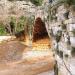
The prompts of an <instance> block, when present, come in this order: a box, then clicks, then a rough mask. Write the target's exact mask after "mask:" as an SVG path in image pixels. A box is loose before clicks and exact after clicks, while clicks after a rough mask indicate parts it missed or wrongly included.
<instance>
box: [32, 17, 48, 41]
mask: <svg viewBox="0 0 75 75" xmlns="http://www.w3.org/2000/svg"><path fill="white" fill-rule="evenodd" d="M46 37H48V33H47V30H46V27H45V23H44V22H43V21H42V19H41V18H40V17H37V18H36V20H35V23H34V29H33V42H35V41H37V40H40V39H43V38H46ZM48 38H49V37H48Z"/></svg>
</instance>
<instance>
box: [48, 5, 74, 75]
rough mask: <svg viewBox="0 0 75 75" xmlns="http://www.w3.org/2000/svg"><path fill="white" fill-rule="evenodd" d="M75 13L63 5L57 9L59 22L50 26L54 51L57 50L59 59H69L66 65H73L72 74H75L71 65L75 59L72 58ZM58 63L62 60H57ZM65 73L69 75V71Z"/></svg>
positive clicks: (51, 23)
mask: <svg viewBox="0 0 75 75" xmlns="http://www.w3.org/2000/svg"><path fill="white" fill-rule="evenodd" d="M74 13H75V12H74V11H72V10H71V8H69V9H66V7H65V6H64V5H61V6H59V7H58V8H57V12H56V16H57V21H55V22H54V21H52V22H50V24H49V30H50V34H51V35H50V36H51V37H52V42H53V43H52V50H55V51H56V53H57V54H58V55H59V57H60V58H63V59H64V60H65V58H66V57H67V59H68V60H67V63H66V64H67V65H71V66H69V67H71V69H70V70H71V72H72V74H75V72H74V71H73V68H74V65H73V63H71V64H70V62H71V59H73V57H72V56H73V55H74V54H75V15H74ZM61 32H62V34H61ZM73 32H74V33H73ZM60 36H61V37H60ZM57 38H58V39H57ZM59 39H60V40H59ZM57 40H59V41H57ZM72 48H74V49H72ZM72 51H73V52H72ZM74 56H75V55H74ZM57 61H60V60H57ZM65 61H66V60H65ZM58 64H60V63H58ZM69 67H68V68H69ZM64 69H65V68H64ZM63 71H64V70H63ZM65 72H66V73H67V74H66V73H65V74H63V75H68V71H66V70H65Z"/></svg>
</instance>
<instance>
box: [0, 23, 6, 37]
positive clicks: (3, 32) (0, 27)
mask: <svg viewBox="0 0 75 75" xmlns="http://www.w3.org/2000/svg"><path fill="white" fill-rule="evenodd" d="M3 35H7V32H6V30H5V27H4V26H3V24H0V36H3Z"/></svg>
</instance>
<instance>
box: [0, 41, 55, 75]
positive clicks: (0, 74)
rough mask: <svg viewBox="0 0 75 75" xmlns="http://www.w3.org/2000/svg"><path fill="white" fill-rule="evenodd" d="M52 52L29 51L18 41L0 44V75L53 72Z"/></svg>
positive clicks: (36, 74) (33, 74)
mask: <svg viewBox="0 0 75 75" xmlns="http://www.w3.org/2000/svg"><path fill="white" fill-rule="evenodd" d="M52 55H53V54H52V52H51V51H49V50H47V51H37V50H35V51H34V50H33V51H30V48H29V47H28V46H26V45H24V44H22V43H21V42H19V41H9V42H7V43H2V44H0V75H38V74H40V73H42V72H45V71H51V70H53V66H54V59H53V56H52Z"/></svg>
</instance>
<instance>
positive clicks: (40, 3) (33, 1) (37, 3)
mask: <svg viewBox="0 0 75 75" xmlns="http://www.w3.org/2000/svg"><path fill="white" fill-rule="evenodd" d="M30 1H31V2H32V3H33V4H34V5H36V6H40V5H42V2H43V0H30Z"/></svg>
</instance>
